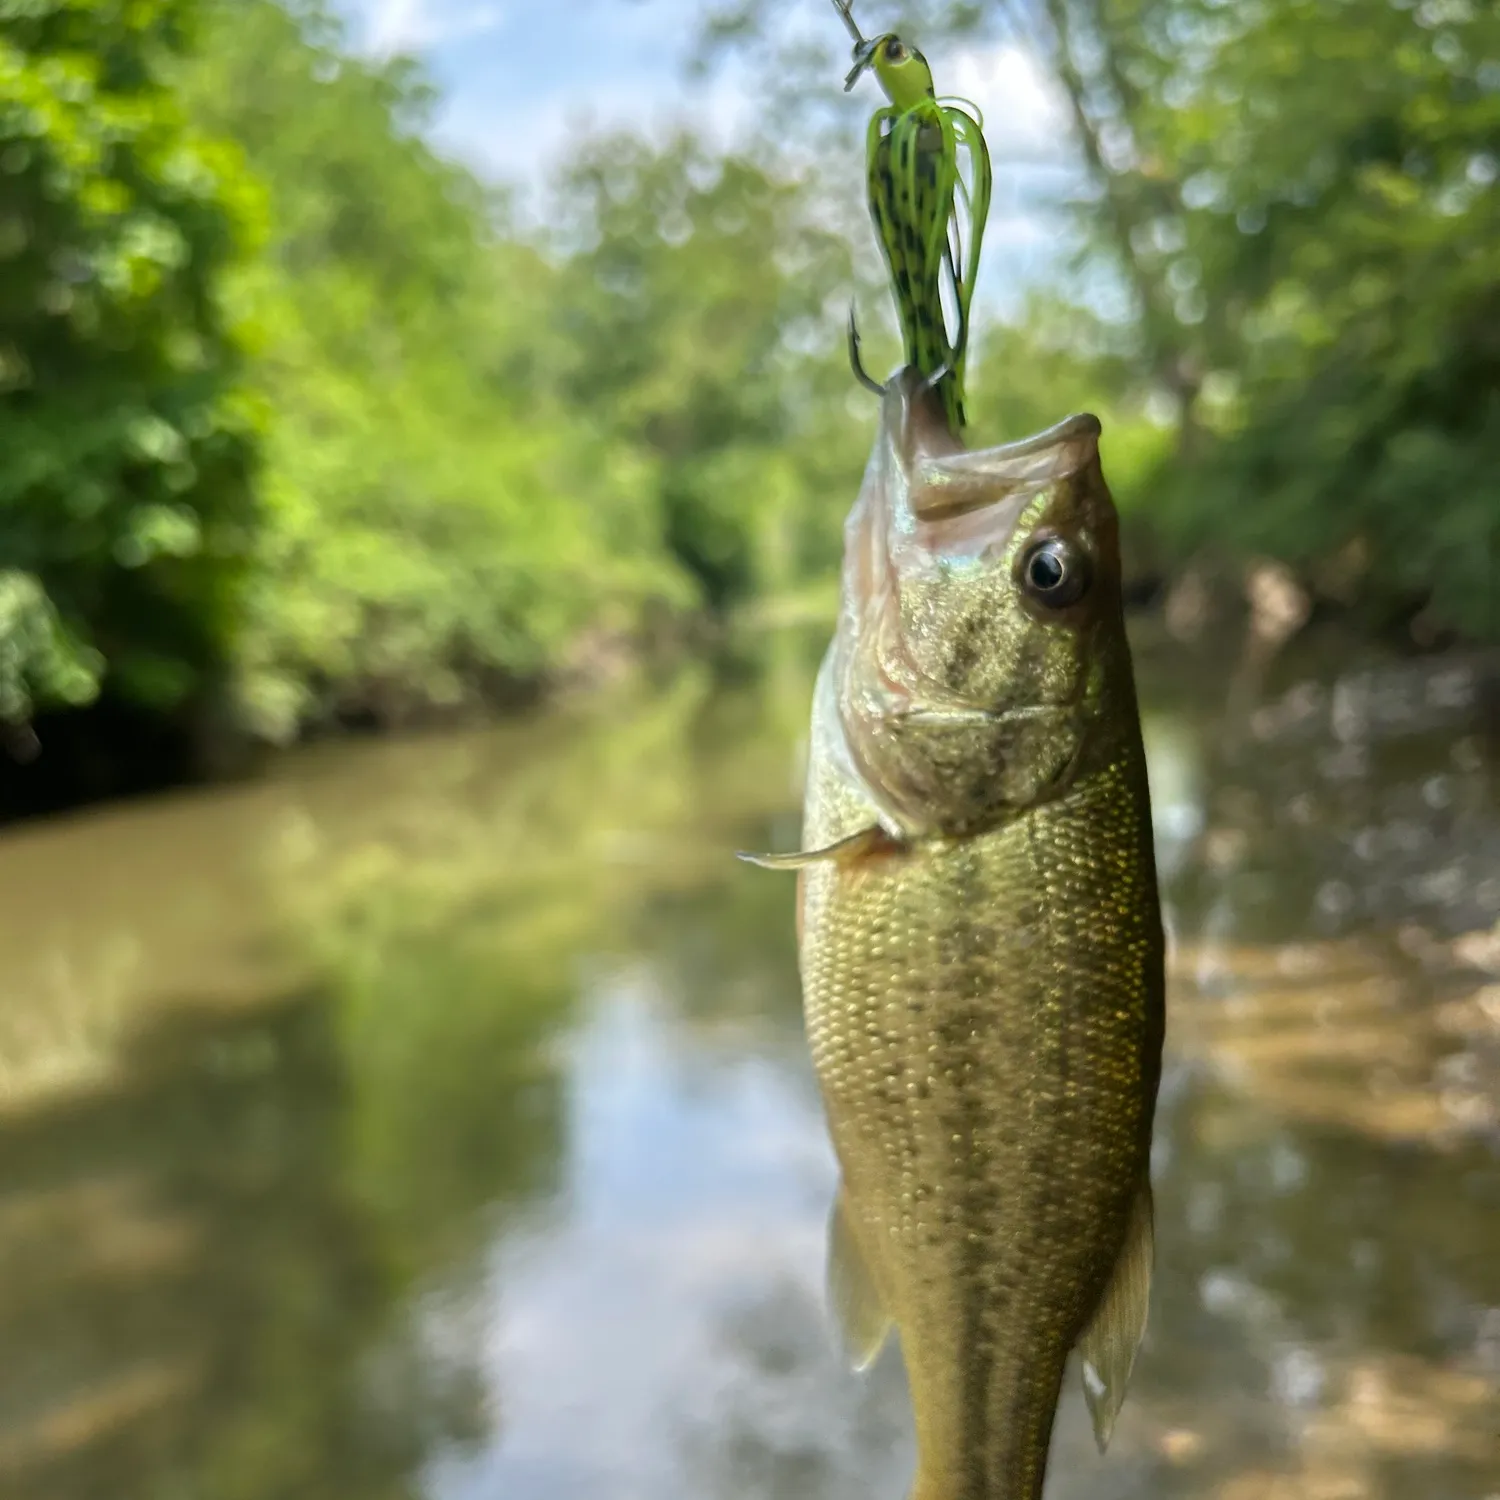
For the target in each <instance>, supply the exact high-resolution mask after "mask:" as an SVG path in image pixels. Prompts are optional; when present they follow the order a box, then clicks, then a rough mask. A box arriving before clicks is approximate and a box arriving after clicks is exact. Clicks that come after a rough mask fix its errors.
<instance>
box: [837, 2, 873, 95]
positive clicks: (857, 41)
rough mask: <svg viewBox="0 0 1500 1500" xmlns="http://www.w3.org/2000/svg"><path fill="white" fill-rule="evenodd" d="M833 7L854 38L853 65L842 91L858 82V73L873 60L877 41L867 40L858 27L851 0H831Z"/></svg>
mask: <svg viewBox="0 0 1500 1500" xmlns="http://www.w3.org/2000/svg"><path fill="white" fill-rule="evenodd" d="M833 8H834V9H835V10H836V11H837V12H838V13H839V19H840V20H841V21H842V22H843V23H844V25H845V26H846V27H848V29H849V35H850V36H852V37H853V38H854V66H853V67H852V68H851V69H850V70H849V74H848V76H847V77H846V78H845V79H844V92H845V93H846V94H847V93H848V92H849V90H850V89H852V88H853V87H854V85H855V84H856V83H858V82H859V75H860V74H861V73H863V72H864V71H865V69H866V68H868V67H869V66H870V64H871V63H872V62H874V60H875V48H876V45H877V43H878V42H879V40H880V39H879V38H878V37H877V38H876V39H875V41H873V42H871V41H867V40H866V39H865V35H864V33H863V32H862V31H861V30H860V29H859V23H858V22H857V21H856V20H855V19H854V10H853V0H833Z"/></svg>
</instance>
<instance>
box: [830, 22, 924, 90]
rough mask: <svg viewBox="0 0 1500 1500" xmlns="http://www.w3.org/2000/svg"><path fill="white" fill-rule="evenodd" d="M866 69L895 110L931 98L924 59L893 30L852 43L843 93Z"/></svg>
mask: <svg viewBox="0 0 1500 1500" xmlns="http://www.w3.org/2000/svg"><path fill="white" fill-rule="evenodd" d="M866 68H869V69H871V70H872V71H873V72H874V74H875V76H876V78H878V79H879V80H880V86H881V88H883V89H884V90H885V96H886V98H887V99H889V100H890V101H891V103H892V104H893V105H895V107H896V108H897V109H910V108H911V107H912V106H913V105H914V104H920V103H921V101H922V100H923V99H931V98H934V97H935V92H934V89H933V86H932V69H931V68H930V67H928V65H927V59H926V58H925V57H923V56H922V54H921V53H920V52H918V51H917V49H916V48H915V47H911V46H908V45H907V44H906V43H905V42H903V41H902V40H901V38H900V37H899V36H897V35H896V33H895V32H894V31H888V32H886V34H885V35H884V36H877V37H874V38H872V39H871V40H869V41H860V42H857V43H856V44H855V47H854V66H853V67H852V68H851V69H850V70H849V76H848V77H847V78H845V80H844V92H845V93H847V92H848V91H849V90H850V89H852V88H853V87H854V85H855V83H856V82H857V81H858V80H859V76H860V74H861V73H863V72H864V71H865V69H866Z"/></svg>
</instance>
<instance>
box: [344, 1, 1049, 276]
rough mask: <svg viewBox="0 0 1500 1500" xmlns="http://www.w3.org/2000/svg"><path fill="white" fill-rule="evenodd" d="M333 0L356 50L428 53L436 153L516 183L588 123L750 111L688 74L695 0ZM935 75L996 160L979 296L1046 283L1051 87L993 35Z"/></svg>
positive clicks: (722, 126)
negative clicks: (977, 125) (436, 109)
mask: <svg viewBox="0 0 1500 1500" xmlns="http://www.w3.org/2000/svg"><path fill="white" fill-rule="evenodd" d="M336 3H338V4H340V5H341V7H342V8H343V10H344V11H345V13H346V14H347V16H348V18H349V20H350V22H351V26H352V34H353V36H354V38H355V39H356V41H357V42H358V44H359V45H361V46H362V47H365V48H367V49H369V50H370V51H372V52H377V53H379V52H394V51H410V52H416V53H418V54H420V55H421V56H422V57H423V58H424V59H425V61H426V63H427V65H428V67H429V69H430V71H431V73H432V75H433V76H434V77H435V79H436V80H437V82H438V83H439V84H440V85H441V87H442V89H443V92H444V97H445V104H444V107H443V109H442V111H441V113H440V116H439V119H438V123H437V129H436V134H437V138H438V141H439V144H440V145H441V146H442V147H444V148H445V149H447V150H449V151H452V152H454V153H455V154H457V155H460V156H462V157H463V158H464V159H466V160H467V161H469V162H471V163H472V164H474V165H475V166H476V167H478V168H479V169H480V170H481V171H484V172H486V173H489V174H492V175H495V176H500V177H504V178H507V179H510V180H513V181H517V182H519V183H521V184H522V185H523V186H526V187H531V188H534V187H536V186H537V185H538V184H539V183H541V182H542V181H544V180H545V176H546V172H547V168H548V165H549V163H550V162H552V161H553V160H555V159H556V157H557V156H558V154H559V153H560V152H561V151H562V150H563V149H564V148H565V146H566V143H567V142H568V140H569V138H570V136H572V135H573V134H574V133H575V132H578V131H581V130H584V129H587V128H590V127H594V128H599V127H618V126H629V127H633V128H636V129H641V130H647V131H655V130H660V129H662V128H664V127H666V126H669V125H671V124H672V123H675V122H676V121H678V120H680V119H682V118H683V117H684V115H685V114H686V113H687V112H688V111H689V110H691V111H692V112H693V114H694V117H695V119H696V120H697V121H698V123H699V125H700V127H701V126H702V125H703V124H704V123H705V122H706V123H707V126H708V130H709V133H711V134H712V135H713V136H715V137H716V138H717V139H718V140H719V141H720V142H721V143H723V144H732V142H733V140H734V137H735V135H736V133H737V132H738V131H739V130H741V129H742V128H743V127H744V124H745V122H746V121H748V120H749V119H750V117H751V110H752V108H753V101H752V99H751V96H750V92H749V89H748V88H747V87H746V86H745V84H744V83H743V82H741V81H740V77H739V76H737V75H736V73H735V72H734V71H733V70H730V71H728V72H724V73H720V74H719V75H717V76H715V77H712V78H710V79H708V80H706V81H704V82H701V83H698V84H691V83H689V82H688V81H687V80H686V79H685V77H684V70H683V60H684V55H685V52H686V50H687V49H688V48H689V47H690V45H691V44H692V41H693V39H694V35H695V28H696V26H697V24H698V22H699V20H700V18H701V15H702V11H703V8H704V0H550V3H549V0H336ZM805 3H806V5H807V8H808V17H807V21H808V24H811V25H815V24H820V23H823V22H824V21H825V20H826V24H827V25H828V26H829V27H830V28H833V29H836V28H837V19H836V17H835V16H834V15H833V13H832V9H831V7H829V6H828V4H827V0H805ZM865 8H866V9H869V8H870V7H869V6H868V5H867V6H866V7H865ZM825 13H826V15H825ZM840 45H841V46H842V38H840ZM937 62H938V59H936V58H934V63H935V64H936V63H937ZM939 80H940V83H941V84H942V86H943V87H944V89H945V90H947V91H949V92H952V93H955V94H960V95H963V96H964V97H966V98H969V99H972V100H973V101H974V102H975V103H977V104H978V105H979V106H980V108H981V109H982V110H983V111H984V116H985V136H986V139H987V141H988V142H989V146H990V150H991V153H992V155H993V156H994V157H995V159H996V164H997V171H996V192H995V203H994V207H993V209H992V211H991V215H990V220H989V225H988V228H987V232H986V239H985V262H986V270H987V271H988V272H990V273H991V274H988V275H982V276H981V278H980V288H981V295H983V292H984V289H985V284H986V282H988V283H989V288H990V292H991V295H992V296H993V295H995V291H996V288H997V287H999V288H1006V289H1009V290H1010V291H1012V292H1015V291H1018V290H1019V288H1020V287H1021V286H1022V285H1024V284H1026V283H1031V282H1035V281H1038V280H1044V279H1046V273H1047V268H1048V265H1049V263H1050V262H1051V261H1052V260H1053V259H1054V257H1055V239H1056V227H1055V224H1054V223H1053V222H1050V221H1049V220H1048V219H1047V218H1046V217H1045V216H1044V215H1041V214H1038V213H1037V212H1036V211H1034V210H1033V209H1031V208H1029V207H1026V206H1025V204H1026V203H1027V202H1028V201H1030V200H1031V199H1032V198H1034V196H1035V189H1036V187H1037V185H1038V184H1044V185H1047V186H1049V187H1051V188H1052V189H1053V190H1054V191H1056V190H1059V189H1061V190H1066V188H1067V187H1068V185H1069V183H1070V181H1071V180H1072V179H1071V176H1070V171H1069V169H1068V168H1067V166H1066V165H1065V163H1066V162H1067V147H1066V123H1065V121H1066V116H1065V111H1064V108H1063V106H1062V103H1061V101H1060V100H1059V99H1058V97H1057V95H1056V93H1055V90H1054V88H1053V86H1052V85H1051V83H1050V81H1049V80H1048V79H1047V78H1046V76H1045V74H1044V73H1043V71H1042V70H1041V68H1039V67H1038V66H1037V65H1036V63H1035V62H1034V61H1033V60H1032V59H1031V58H1030V57H1028V56H1027V55H1026V54H1024V53H1022V52H1021V51H1019V50H1018V49H1016V48H1015V47H1013V46H1006V45H997V44H993V43H991V44H982V45H980V44H976V45H972V46H969V47H966V48H954V49H949V50H947V51H946V52H945V55H944V56H943V58H942V59H941V69H940V72H939ZM1018 162H1019V163H1024V165H1017V163H1018ZM986 300H988V299H986ZM1006 300H1009V299H1006Z"/></svg>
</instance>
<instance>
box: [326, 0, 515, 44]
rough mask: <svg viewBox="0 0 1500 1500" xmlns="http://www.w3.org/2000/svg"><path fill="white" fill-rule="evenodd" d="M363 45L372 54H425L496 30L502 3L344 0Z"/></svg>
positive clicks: (491, 0) (494, 0)
mask: <svg viewBox="0 0 1500 1500" xmlns="http://www.w3.org/2000/svg"><path fill="white" fill-rule="evenodd" d="M344 9H345V11H346V12H348V13H349V14H350V16H351V17H352V18H353V19H354V21H355V28H356V34H357V36H358V37H359V40H360V44H361V45H362V46H365V47H367V48H368V49H369V50H370V51H371V52H376V53H391V52H421V51H427V50H430V49H432V48H434V47H441V46H443V45H445V44H447V43H450V42H454V41H459V40H461V39H463V38H465V37H472V36H478V35H482V34H483V33H485V32H487V31H494V30H496V29H497V28H498V27H499V26H500V24H501V22H502V21H503V20H504V19H505V13H504V8H503V7H502V5H500V4H499V3H498V0H344Z"/></svg>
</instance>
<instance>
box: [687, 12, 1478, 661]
mask: <svg viewBox="0 0 1500 1500" xmlns="http://www.w3.org/2000/svg"><path fill="white" fill-rule="evenodd" d="M866 9H867V10H873V9H874V6H873V4H872V5H871V6H869V7H867V8H866ZM890 9H891V10H892V11H893V12H899V14H895V13H893V14H890V15H888V16H882V17H880V18H879V24H882V25H884V24H886V23H887V22H888V21H889V22H891V23H895V24H900V25H901V26H902V27H903V29H904V30H905V31H906V33H907V34H909V35H911V36H913V37H915V38H917V39H919V40H920V42H921V44H922V45H923V46H924V48H925V49H926V50H927V52H928V54H929V55H930V56H934V57H935V56H936V55H937V53H938V49H939V47H940V46H941V45H942V43H943V42H944V41H945V40H946V41H948V42H949V43H950V45H951V44H957V43H958V42H959V41H960V40H962V41H963V44H964V45H968V46H977V47H993V46H999V45H1012V46H1020V47H1021V48H1023V49H1024V50H1025V51H1026V52H1027V53H1028V54H1029V55H1031V56H1032V57H1034V58H1036V59H1039V60H1040V61H1041V62H1042V63H1043V65H1044V67H1045V68H1046V70H1047V71H1048V72H1049V73H1050V75H1051V79H1052V82H1053V85H1054V88H1055V92H1056V97H1057V98H1058V100H1059V101H1060V103H1061V104H1062V106H1063V108H1064V110H1065V111H1066V113H1067V116H1068V118H1069V120H1070V122H1071V126H1072V130H1071V137H1072V141H1071V144H1072V148H1073V150H1074V153H1075V161H1076V165H1077V168H1078V170H1079V172H1080V174H1081V180H1082V181H1083V183H1084V184H1085V185H1086V191H1085V193H1084V194H1083V195H1082V196H1081V197H1080V198H1079V199H1078V201H1076V202H1075V203H1074V204H1072V205H1069V207H1071V209H1072V211H1073V213H1074V215H1075V217H1076V219H1077V223H1078V227H1079V228H1080V229H1081V231H1082V243H1083V245H1084V261H1083V269H1084V271H1085V273H1086V277H1092V279H1093V281H1094V282H1095V283H1096V284H1098V283H1099V282H1101V280H1102V281H1105V282H1113V283H1115V284H1116V285H1118V286H1120V287H1122V288H1123V289H1124V290H1125V291H1126V292H1127V293H1128V301H1129V304H1130V309H1131V310H1130V315H1129V318H1128V321H1127V324H1126V327H1125V329H1124V330H1123V331H1124V332H1125V333H1126V334H1127V336H1128V339H1129V343H1130V345H1131V355H1132V362H1133V366H1134V376H1135V379H1134V384H1135V386H1136V404H1137V405H1138V406H1139V405H1141V403H1142V402H1143V401H1144V400H1146V399H1147V398H1150V399H1152V400H1153V401H1154V402H1155V404H1156V405H1157V406H1159V407H1162V408H1164V409H1165V408H1170V409H1174V410H1175V413H1176V416H1175V420H1174V426H1175V441H1174V442H1172V443H1171V444H1169V445H1159V446H1162V451H1161V453H1160V462H1159V463H1158V464H1157V465H1156V466H1155V470H1154V472H1149V473H1146V472H1143V473H1142V474H1141V475H1140V482H1141V485H1142V487H1143V488H1142V497H1143V509H1145V510H1146V511H1148V512H1149V519H1150V522H1151V525H1152V529H1153V530H1154V531H1156V532H1157V533H1159V534H1160V535H1161V536H1162V537H1164V538H1165V539H1166V540H1167V541H1168V542H1169V543H1170V544H1171V545H1172V547H1173V548H1174V549H1175V553H1176V555H1177V557H1178V558H1183V557H1186V556H1187V555H1188V554H1189V553H1190V552H1192V551H1194V550H1195V549H1198V548H1200V547H1203V546H1211V547H1213V548H1214V549H1216V550H1217V551H1218V552H1219V553H1220V554H1221V555H1223V556H1226V557H1229V558H1233V557H1236V556H1243V555H1245V554H1247V553H1251V552H1256V551H1260V552H1266V553H1270V554H1272V555H1275V556H1279V557H1281V558H1283V559H1285V560H1287V561H1290V562H1292V563H1293V564H1295V565H1297V566H1299V567H1301V568H1302V569H1303V570H1304V572H1305V573H1306V575H1307V576H1309V578H1310V579H1311V580H1312V581H1313V582H1314V583H1317V582H1318V581H1319V579H1320V578H1322V577H1325V576H1328V575H1329V573H1330V570H1331V568H1332V566H1333V565H1334V564H1335V563H1339V562H1341V563H1344V564H1349V563H1350V562H1351V560H1352V561H1353V562H1354V563H1355V564H1356V565H1357V567H1356V569H1355V570H1356V571H1358V569H1359V568H1362V569H1363V575H1364V576H1363V580H1362V583H1363V593H1364V596H1365V597H1366V599H1367V600H1369V601H1370V602H1371V603H1372V604H1374V605H1376V606H1379V607H1383V608H1390V607H1392V606H1396V607H1406V608H1410V607H1412V606H1413V605H1416V604H1420V603H1422V602H1423V601H1426V602H1427V603H1428V607H1429V609H1430V611H1431V612H1432V614H1433V615H1434V616H1436V617H1438V618H1442V619H1446V620H1448V621H1449V622H1451V623H1455V624H1457V625H1459V626H1460V627H1462V628H1464V629H1466V630H1468V631H1470V632H1472V633H1476V634H1486V635H1494V634H1496V633H1497V631H1500V613H1497V612H1496V611H1495V610H1494V609H1493V608H1492V606H1491V605H1490V597H1491V594H1492V591H1493V578H1494V569H1495V566H1496V563H1497V561H1500V552H1497V545H1496V544H1497V542H1500V536H1497V533H1496V519H1495V518H1496V516H1497V514H1500V494H1497V492H1500V483H1497V480H1496V477H1495V475H1496V465H1497V460H1500V446H1497V444H1500V408H1497V401H1500V398H1497V396H1496V394H1495V392H1496V391H1497V389H1500V338H1497V332H1496V331H1497V329H1500V304H1497V294H1496V291H1495V288H1496V287H1497V286H1500V234H1497V230H1500V193H1497V191H1496V188H1495V181H1496V176H1497V171H1500V70H1497V65H1496V62H1495V59H1496V58H1497V57H1500V12H1497V11H1496V10H1495V8H1494V7H1493V6H1488V5H1482V4H1478V3H1475V0H1424V3H1420V4H1418V3H1416V0H1329V3H1326V4H1325V3H1319V4H1312V3H1309V0H1248V3H1240V4H1226V3H1222V0H997V3H995V4H993V5H990V6H976V5H972V4H956V3H952V0H914V3H908V4H905V5H902V6H899V7H891V8H890ZM787 17H788V8H787V6H786V5H785V3H783V0H730V3H722V4H718V5H716V6H715V7H713V10H712V14H711V17H710V22H709V27H708V30H709V40H710V42H711V43H712V44H713V45H715V46H720V47H722V46H738V47H745V48H756V49H764V48H765V47H767V46H768V45H774V44H775V38H776V37H777V36H778V35H779V34H781V33H782V32H783V30H784V28H785V26H786V21H787ZM869 24H870V25H871V26H874V25H875V24H877V21H876V18H875V17H873V16H871V17H870V19H869ZM827 29H828V32H829V35H830V38H831V39H833V40H835V41H836V40H837V39H838V28H837V27H836V26H834V25H831V24H830V26H829V27H828V28H827ZM798 45H799V46H800V45H801V43H800V39H799V42H798ZM829 62H830V68H829V71H828V72H827V73H826V75H825V76H827V77H828V78H830V79H831V78H832V77H833V76H834V72H833V70H832V66H831V59H830V60H829ZM763 71H766V72H768V73H771V74H775V75H777V76H779V75H780V73H781V72H782V70H781V69H780V68H779V67H777V68H764V66H763ZM796 107H797V101H796V98H795V96H794V95H788V96H787V97H782V98H778V101H777V114H778V118H780V119H782V121H783V125H784V124H785V119H786V114H787V111H788V110H795V109H796ZM848 170H849V171H850V172H853V171H854V170H855V165H854V162H853V160H852V159H851V160H850V162H849V163H848ZM998 170H999V175H1000V177H1001V179H1002V181H1003V179H1004V175H1005V174H1004V164H1003V162H1002V163H1001V164H1000V165H999V168H998ZM1064 207H1065V205H1061V204H1057V205H1054V208H1055V209H1062V208H1064ZM1054 222H1057V221H1056V220H1054ZM1050 323H1051V325H1052V328H1054V329H1055V328H1056V327H1057V326H1059V325H1058V320H1057V319H1056V318H1055V317H1051V318H1050ZM1021 332H1022V333H1025V334H1027V336H1029V334H1037V333H1039V334H1040V335H1041V337H1042V341H1043V344H1044V345H1045V344H1046V343H1048V342H1049V341H1051V340H1052V338H1053V334H1052V332H1051V331H1049V328H1048V326H1047V324H1046V323H1044V324H1043V325H1041V326H1040V327H1036V326H1033V327H1032V328H1030V330H1029V331H1028V330H1022V331H1021ZM1015 336H1016V332H1015V331H1012V332H1010V333H1006V334H1004V335H1002V342H1004V340H1006V339H1013V338H1014V337H1015ZM1097 373H1098V370H1097V367H1096V365H1095V364H1094V362H1093V358H1092V355H1091V354H1090V353H1089V352H1088V349H1087V348H1085V349H1084V351H1083V357H1082V359H1081V361H1080V368H1079V372H1078V380H1077V384H1078V385H1079V386H1087V385H1089V384H1090V383H1092V381H1093V380H1094V378H1095V376H1096V374H1097ZM975 388H976V392H977V393H979V394H978V396H977V399H983V396H982V389H983V386H982V382H976V387H975ZM1077 404H1079V403H1078V401H1077V400H1076V399H1075V400H1065V401H1063V402H1062V404H1061V408H1060V409H1066V408H1068V407H1072V406H1075V405H1077ZM1138 431H1139V433H1140V435H1141V436H1142V437H1146V436H1147V434H1146V433H1145V429H1138ZM1149 446H1150V444H1149V442H1148V443H1147V444H1146V447H1149ZM1142 451H1143V452H1144V451H1145V450H1144V448H1143V449H1142ZM1131 487H1132V488H1133V487H1134V486H1133V484H1132V486H1131ZM1341 571H1343V572H1344V573H1345V574H1346V575H1347V574H1348V573H1349V568H1348V567H1347V566H1345V567H1343V568H1342V569H1341Z"/></svg>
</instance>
